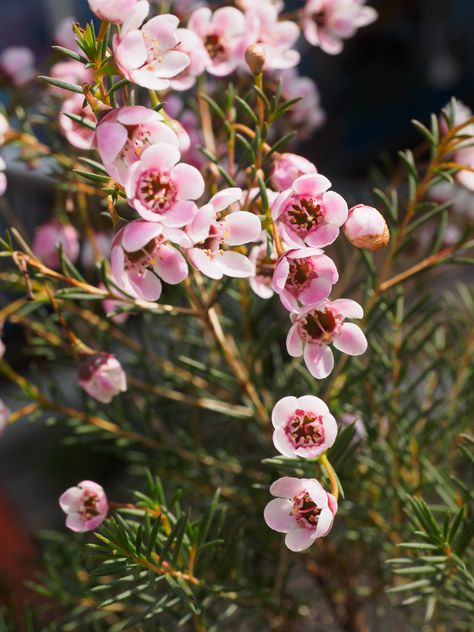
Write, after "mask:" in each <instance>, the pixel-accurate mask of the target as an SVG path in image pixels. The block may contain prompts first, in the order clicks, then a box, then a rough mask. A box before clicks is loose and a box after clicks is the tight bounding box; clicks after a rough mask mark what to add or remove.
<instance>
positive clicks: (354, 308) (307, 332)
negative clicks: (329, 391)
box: [286, 298, 367, 380]
mask: <svg viewBox="0 0 474 632" xmlns="http://www.w3.org/2000/svg"><path fill="white" fill-rule="evenodd" d="M363 315H364V312H363V310H362V307H361V306H360V305H359V304H358V303H356V302H355V301H352V300H351V299H348V298H339V299H337V300H335V301H329V300H325V301H323V302H322V303H320V304H319V305H317V306H315V307H310V308H308V309H305V310H303V311H301V312H299V313H296V312H293V313H292V314H291V315H290V317H291V320H292V322H293V325H292V327H291V329H290V331H289V332H288V336H287V338H286V348H287V350H288V353H289V354H290V356H292V357H294V358H298V357H300V356H302V355H303V356H304V361H305V364H306V367H307V369H308V371H309V372H310V373H311V375H312V376H313V377H315V378H316V379H318V380H322V379H324V378H325V377H327V376H328V375H329V374H330V373H331V371H332V370H333V367H334V356H333V353H332V351H331V349H330V348H329V345H330V344H331V343H332V344H333V345H334V346H335V347H336V349H339V351H342V352H343V353H347V354H348V355H353V356H357V355H362V354H363V353H364V352H365V351H366V349H367V339H366V337H365V335H364V333H363V332H362V330H361V329H360V327H358V326H357V325H355V324H354V323H346V322H345V319H346V318H362V316H363Z"/></svg>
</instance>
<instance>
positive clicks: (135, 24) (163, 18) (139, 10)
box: [113, 0, 189, 90]
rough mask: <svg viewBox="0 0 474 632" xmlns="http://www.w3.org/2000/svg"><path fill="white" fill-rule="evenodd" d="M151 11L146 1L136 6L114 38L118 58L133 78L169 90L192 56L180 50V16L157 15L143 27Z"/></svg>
mask: <svg viewBox="0 0 474 632" xmlns="http://www.w3.org/2000/svg"><path fill="white" fill-rule="evenodd" d="M149 11H150V5H149V4H148V2H146V0H142V1H140V2H138V4H136V5H135V8H134V9H133V11H132V13H131V14H130V15H129V16H128V17H127V19H126V20H125V22H124V24H123V26H122V30H121V31H120V33H119V34H117V35H115V37H114V40H113V49H114V57H115V61H116V62H117V66H118V68H119V70H120V72H121V73H122V75H123V76H124V77H125V78H126V79H128V80H129V81H132V82H133V83H136V84H138V85H139V86H143V87H144V88H150V89H151V90H166V89H167V88H169V87H170V79H172V78H173V77H176V76H177V75H179V73H180V72H182V71H183V70H184V69H185V68H186V66H188V65H189V57H188V55H186V54H185V53H182V52H180V51H178V50H176V47H177V45H178V43H179V41H178V38H177V35H176V30H177V28H178V24H179V19H178V18H177V17H176V16H175V15H170V14H163V15H157V16H156V17H154V18H152V19H151V20H149V21H148V22H147V23H146V24H144V25H143V26H141V25H142V24H143V22H144V20H145V18H146V17H147V15H148V13H149ZM140 26H141V28H140Z"/></svg>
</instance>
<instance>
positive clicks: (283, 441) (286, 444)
mask: <svg viewBox="0 0 474 632" xmlns="http://www.w3.org/2000/svg"><path fill="white" fill-rule="evenodd" d="M273 445H274V446H275V448H276V449H277V450H278V452H280V454H283V456H289V457H294V456H295V454H296V451H295V447H294V446H293V444H292V443H291V441H290V440H289V439H288V435H287V434H286V432H285V431H284V429H283V428H276V429H275V430H274V432H273Z"/></svg>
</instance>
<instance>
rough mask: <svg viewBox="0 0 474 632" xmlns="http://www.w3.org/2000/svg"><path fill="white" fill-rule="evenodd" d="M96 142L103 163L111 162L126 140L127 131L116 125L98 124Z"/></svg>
mask: <svg viewBox="0 0 474 632" xmlns="http://www.w3.org/2000/svg"><path fill="white" fill-rule="evenodd" d="M96 140H97V149H98V151H99V154H100V157H101V158H102V160H103V162H112V161H113V160H115V158H116V157H117V155H118V154H119V152H120V151H122V149H123V146H124V145H125V143H126V142H127V140H128V134H127V130H126V129H125V127H123V125H120V124H118V123H99V125H98V126H97V132H96Z"/></svg>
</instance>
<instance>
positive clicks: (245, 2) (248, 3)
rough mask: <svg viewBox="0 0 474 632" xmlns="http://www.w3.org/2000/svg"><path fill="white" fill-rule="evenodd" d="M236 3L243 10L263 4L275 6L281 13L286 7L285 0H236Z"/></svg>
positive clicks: (249, 9) (250, 9)
mask: <svg viewBox="0 0 474 632" xmlns="http://www.w3.org/2000/svg"><path fill="white" fill-rule="evenodd" d="M235 4H236V6H237V7H238V8H239V9H241V10H242V11H252V9H255V8H258V7H259V6H261V5H262V4H265V5H270V6H272V7H275V8H276V9H277V11H278V13H281V12H282V11H283V9H284V8H285V3H284V2H283V0H236V3H235Z"/></svg>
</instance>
